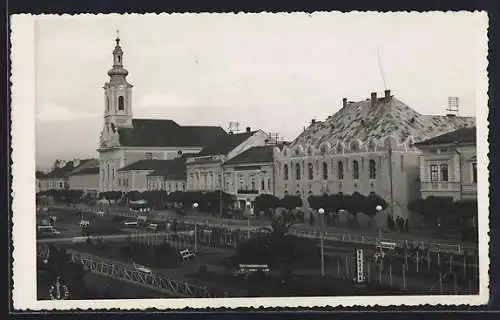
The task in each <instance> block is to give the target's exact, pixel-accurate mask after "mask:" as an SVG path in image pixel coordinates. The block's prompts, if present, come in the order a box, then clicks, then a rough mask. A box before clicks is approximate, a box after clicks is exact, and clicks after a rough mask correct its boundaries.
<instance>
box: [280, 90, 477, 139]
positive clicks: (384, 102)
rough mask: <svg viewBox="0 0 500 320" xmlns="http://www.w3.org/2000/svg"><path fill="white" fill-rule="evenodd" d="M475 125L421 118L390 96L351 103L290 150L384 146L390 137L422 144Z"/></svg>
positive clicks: (313, 127) (472, 120) (312, 127)
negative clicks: (340, 145) (364, 144)
mask: <svg viewBox="0 0 500 320" xmlns="http://www.w3.org/2000/svg"><path fill="white" fill-rule="evenodd" d="M472 126H475V118H473V117H458V116H437V115H436V116H430V115H422V114H420V113H418V112H416V111H415V110H413V109H411V108H410V107H408V106H407V105H406V104H404V103H403V102H401V101H399V100H398V99H396V98H394V97H392V96H388V97H383V98H375V101H374V102H372V100H371V99H367V100H365V101H359V102H349V103H347V102H346V104H345V106H344V107H343V108H342V109H340V110H339V111H338V112H336V113H335V114H334V115H333V116H330V117H328V119H326V120H325V121H315V122H313V123H312V124H311V125H310V126H309V127H308V128H307V129H306V130H305V131H304V132H302V133H301V134H300V135H299V136H298V137H297V138H296V139H295V140H294V141H293V142H292V143H291V145H290V146H289V147H294V146H297V145H315V146H316V147H319V146H320V145H321V144H322V143H329V144H330V145H331V146H335V145H337V144H338V143H339V142H341V143H343V144H344V145H347V144H349V143H350V142H351V141H354V140H358V141H362V142H367V141H370V140H372V141H373V142H374V143H381V142H382V141H383V140H384V139H385V138H386V137H387V136H393V137H395V138H396V139H397V140H398V141H399V142H400V143H401V142H404V141H406V140H407V139H409V138H410V137H411V138H412V139H413V141H414V142H418V141H423V140H425V139H428V138H431V137H434V136H436V135H438V134H441V133H443V132H449V131H453V130H456V129H458V128H461V127H472Z"/></svg>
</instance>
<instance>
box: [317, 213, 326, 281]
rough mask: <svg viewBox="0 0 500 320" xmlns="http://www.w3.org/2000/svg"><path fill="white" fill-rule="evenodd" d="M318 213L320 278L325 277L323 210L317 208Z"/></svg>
mask: <svg viewBox="0 0 500 320" xmlns="http://www.w3.org/2000/svg"><path fill="white" fill-rule="evenodd" d="M318 213H319V215H320V216H321V236H320V244H321V276H324V275H325V254H324V248H323V247H324V246H323V232H324V230H323V228H324V221H323V214H325V209H323V208H319V209H318Z"/></svg>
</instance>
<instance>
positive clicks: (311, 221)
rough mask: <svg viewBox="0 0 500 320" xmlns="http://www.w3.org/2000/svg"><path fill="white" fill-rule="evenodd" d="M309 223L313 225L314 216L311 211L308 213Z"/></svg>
mask: <svg viewBox="0 0 500 320" xmlns="http://www.w3.org/2000/svg"><path fill="white" fill-rule="evenodd" d="M309 224H310V225H311V226H313V225H314V216H313V214H312V213H309Z"/></svg>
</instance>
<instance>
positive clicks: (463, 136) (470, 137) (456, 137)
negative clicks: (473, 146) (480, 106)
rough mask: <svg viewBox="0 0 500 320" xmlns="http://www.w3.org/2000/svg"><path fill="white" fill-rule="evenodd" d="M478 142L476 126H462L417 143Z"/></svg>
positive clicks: (427, 144)
mask: <svg viewBox="0 0 500 320" xmlns="http://www.w3.org/2000/svg"><path fill="white" fill-rule="evenodd" d="M455 142H457V143H476V128H475V127H473V128H460V129H458V130H455V131H452V132H448V133H445V134H442V135H439V136H437V137H434V138H430V139H427V140H424V141H421V142H419V143H416V144H415V145H416V146H417V147H419V146H429V145H435V144H448V143H455Z"/></svg>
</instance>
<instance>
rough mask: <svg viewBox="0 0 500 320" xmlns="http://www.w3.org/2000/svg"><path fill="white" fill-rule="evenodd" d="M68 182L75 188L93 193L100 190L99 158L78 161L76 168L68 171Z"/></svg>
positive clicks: (70, 186) (71, 187)
mask: <svg viewBox="0 0 500 320" xmlns="http://www.w3.org/2000/svg"><path fill="white" fill-rule="evenodd" d="M74 161H75V160H74ZM68 184H69V188H70V189H73V190H83V191H84V192H89V193H93V194H95V193H97V192H99V160H97V159H84V160H80V161H78V165H77V166H76V168H75V169H74V170H72V171H71V172H70V173H68Z"/></svg>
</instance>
